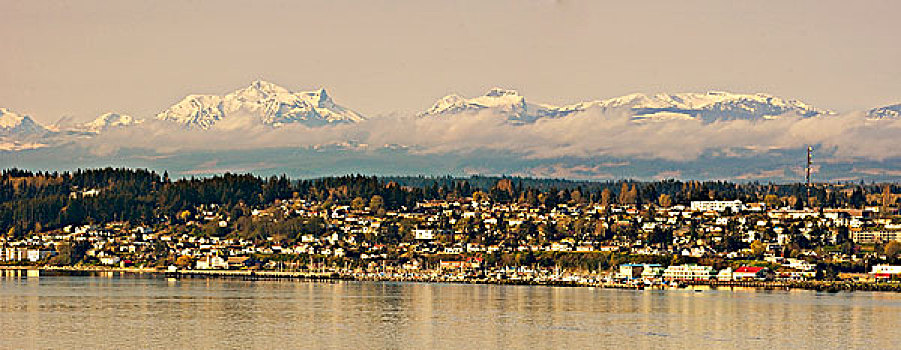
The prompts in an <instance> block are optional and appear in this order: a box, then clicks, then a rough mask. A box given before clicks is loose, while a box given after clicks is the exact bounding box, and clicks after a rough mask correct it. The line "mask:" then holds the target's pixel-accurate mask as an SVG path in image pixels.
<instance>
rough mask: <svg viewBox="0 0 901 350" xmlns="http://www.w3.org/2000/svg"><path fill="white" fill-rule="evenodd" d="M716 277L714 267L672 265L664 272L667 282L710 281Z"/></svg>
mask: <svg viewBox="0 0 901 350" xmlns="http://www.w3.org/2000/svg"><path fill="white" fill-rule="evenodd" d="M715 276H716V270H715V269H714V268H713V266H704V265H696V264H685V265H672V266H669V267H667V268H666V270H664V271H663V278H664V279H667V280H709V279H711V278H713V277H715Z"/></svg>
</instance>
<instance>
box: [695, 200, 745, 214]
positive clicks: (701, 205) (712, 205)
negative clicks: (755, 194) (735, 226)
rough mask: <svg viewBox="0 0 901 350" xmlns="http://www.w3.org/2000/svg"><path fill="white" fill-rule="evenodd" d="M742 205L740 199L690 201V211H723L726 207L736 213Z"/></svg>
mask: <svg viewBox="0 0 901 350" xmlns="http://www.w3.org/2000/svg"><path fill="white" fill-rule="evenodd" d="M743 207H744V205H743V204H742V203H741V201H740V200H737V199H736V200H734V201H691V211H718V212H723V211H726V209H729V210H731V211H732V212H733V213H737V212H739V211H741V210H742V208H743Z"/></svg>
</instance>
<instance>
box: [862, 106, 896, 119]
mask: <svg viewBox="0 0 901 350" xmlns="http://www.w3.org/2000/svg"><path fill="white" fill-rule="evenodd" d="M867 118H869V119H873V120H881V119H899V118H901V103H899V104H895V105H891V106H885V107H878V108H873V109H871V110H869V111H868V112H867Z"/></svg>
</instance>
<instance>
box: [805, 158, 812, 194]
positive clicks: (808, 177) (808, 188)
mask: <svg viewBox="0 0 901 350" xmlns="http://www.w3.org/2000/svg"><path fill="white" fill-rule="evenodd" d="M812 153H813V147H811V146H807V198H806V199H807V201H810V164H811V163H812V160H811V154H812Z"/></svg>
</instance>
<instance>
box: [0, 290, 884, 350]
mask: <svg viewBox="0 0 901 350" xmlns="http://www.w3.org/2000/svg"><path fill="white" fill-rule="evenodd" d="M899 341H901V295H899V294H890V293H868V292H857V293H838V294H826V293H817V292H810V291H793V292H785V291H777V292H773V291H748V290H745V291H728V290H718V291H709V290H708V291H703V292H694V291H688V290H680V291H624V290H603V289H596V290H592V289H588V288H551V287H528V286H483V285H450V284H415V283H378V282H341V283H335V284H329V283H309V282H288V281H278V282H259V281H258V282H246V281H237V280H221V279H209V280H207V279H183V280H178V281H170V280H166V279H163V278H137V277H134V276H118V275H108V276H41V277H39V278H37V277H30V278H29V277H22V276H8V275H7V276H2V275H0V348H2V349H15V348H64V347H72V348H116V349H121V348H141V349H146V348H160V349H169V348H192V349H199V348H338V349H347V348H356V349H381V348H387V349H429V348H434V349H495V348H532V349H549V348H557V349H578V348H622V349H630V348H705V349H722V348H745V349H752V348H761V349H762V348H791V349H823V348H827V349H838V348H868V349H890V348H897V347H898V346H899V345H898V344H899Z"/></svg>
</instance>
